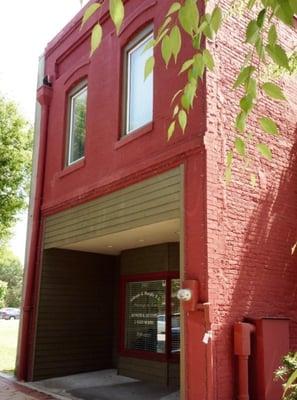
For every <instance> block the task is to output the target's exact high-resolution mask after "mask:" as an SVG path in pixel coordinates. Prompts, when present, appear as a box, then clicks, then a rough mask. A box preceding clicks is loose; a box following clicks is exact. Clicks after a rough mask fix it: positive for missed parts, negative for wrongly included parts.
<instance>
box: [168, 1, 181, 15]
mask: <svg viewBox="0 0 297 400" xmlns="http://www.w3.org/2000/svg"><path fill="white" fill-rule="evenodd" d="M180 8H181V4H180V3H178V2H177V1H175V2H174V3H172V4H171V6H170V8H169V10H168V13H167V14H166V17H169V16H170V15H171V14H174V13H175V12H177V11H178V10H179V9H180Z"/></svg>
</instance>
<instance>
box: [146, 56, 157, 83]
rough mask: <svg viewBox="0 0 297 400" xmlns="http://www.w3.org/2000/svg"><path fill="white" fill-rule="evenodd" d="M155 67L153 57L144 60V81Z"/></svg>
mask: <svg viewBox="0 0 297 400" xmlns="http://www.w3.org/2000/svg"><path fill="white" fill-rule="evenodd" d="M154 66H155V57H154V56H151V57H149V58H148V59H147V60H146V63H145V67H144V80H146V78H147V77H148V76H149V75H150V74H151V73H152V71H153V69H154Z"/></svg>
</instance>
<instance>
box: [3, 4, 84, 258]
mask: <svg viewBox="0 0 297 400" xmlns="http://www.w3.org/2000/svg"><path fill="white" fill-rule="evenodd" d="M83 3H84V4H85V3H86V1H84V2H83ZM80 8H81V4H80V0H50V1H49V0H14V1H12V0H0V37H1V40H0V55H1V56H0V57H1V58H0V93H1V94H2V95H5V96H6V97H8V98H9V99H12V100H14V101H15V102H16V103H17V104H18V105H19V108H20V111H21V113H22V114H23V115H24V117H25V118H26V119H28V120H29V121H31V122H32V123H33V120H34V111H35V98H36V79H37V67H38V58H39V56H40V55H41V54H42V53H43V51H44V48H45V46H46V44H47V43H48V42H49V41H50V40H51V39H52V38H53V37H54V36H55V35H56V34H57V33H58V32H59V31H60V30H61V29H62V28H63V27H64V26H65V25H66V24H67V23H68V22H69V21H70V20H71V18H72V17H73V16H74V15H75V14H76V13H77V12H78V11H79V10H80ZM26 214H27V213H25V214H23V215H22V216H21V221H20V222H19V223H18V224H17V225H16V227H15V230H14V235H13V239H12V240H11V241H10V245H11V247H12V250H13V251H14V253H15V254H16V255H17V256H19V257H20V259H21V261H23V260H24V253H25V241H26V238H25V237H26Z"/></svg>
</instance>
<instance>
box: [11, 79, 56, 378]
mask: <svg viewBox="0 0 297 400" xmlns="http://www.w3.org/2000/svg"><path fill="white" fill-rule="evenodd" d="M51 98H52V89H51V88H50V87H49V86H41V87H40V88H39V89H38V91H37V100H38V102H39V103H40V105H41V107H42V108H41V122H40V140H39V152H38V162H37V172H36V185H35V194H34V199H33V202H34V208H33V217H32V233H31V238H30V239H31V240H30V247H29V254H28V264H27V266H26V272H25V273H26V276H25V283H26V285H25V288H24V295H23V305H22V319H21V325H20V329H21V332H20V341H19V350H18V351H19V354H18V357H19V362H18V366H17V372H16V375H17V378H18V379H19V380H26V379H28V378H27V377H28V359H29V351H30V349H29V337H30V332H31V329H30V328H31V326H32V317H33V310H34V304H33V301H34V283H35V280H36V272H37V265H36V261H37V256H38V251H39V249H38V239H39V235H40V217H41V213H40V208H41V203H42V193H43V183H44V170H45V156H46V144H47V126H48V116H49V106H50V102H51ZM31 201H32V198H31Z"/></svg>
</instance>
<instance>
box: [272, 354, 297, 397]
mask: <svg viewBox="0 0 297 400" xmlns="http://www.w3.org/2000/svg"><path fill="white" fill-rule="evenodd" d="M275 378H276V379H277V380H281V381H282V382H284V383H283V387H284V394H283V399H284V400H297V353H289V354H287V355H286V356H285V357H284V358H283V362H282V366H280V367H279V368H278V370H277V371H276V372H275Z"/></svg>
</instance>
